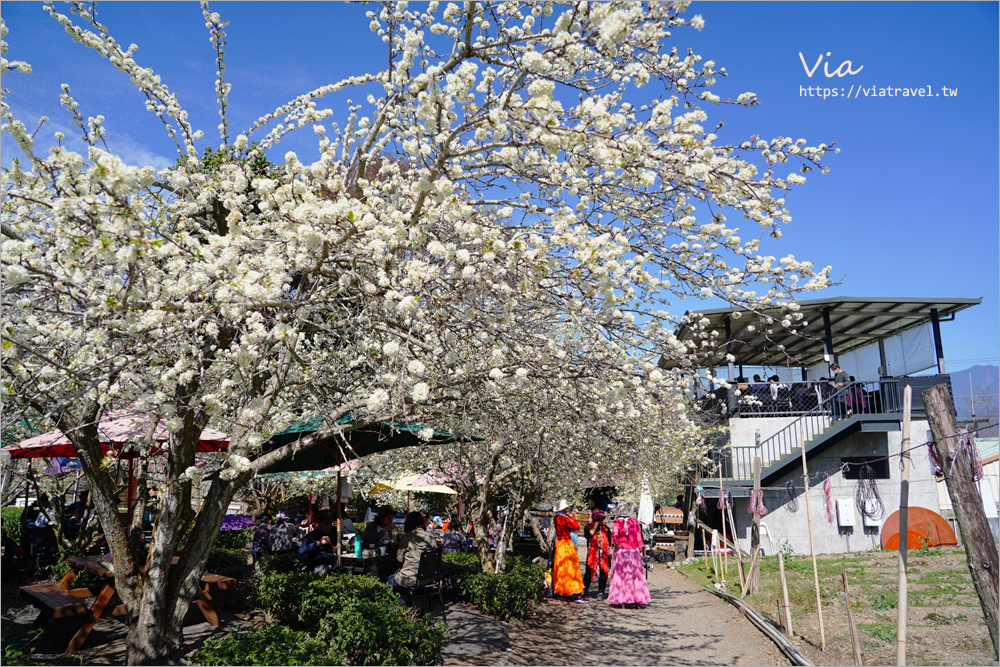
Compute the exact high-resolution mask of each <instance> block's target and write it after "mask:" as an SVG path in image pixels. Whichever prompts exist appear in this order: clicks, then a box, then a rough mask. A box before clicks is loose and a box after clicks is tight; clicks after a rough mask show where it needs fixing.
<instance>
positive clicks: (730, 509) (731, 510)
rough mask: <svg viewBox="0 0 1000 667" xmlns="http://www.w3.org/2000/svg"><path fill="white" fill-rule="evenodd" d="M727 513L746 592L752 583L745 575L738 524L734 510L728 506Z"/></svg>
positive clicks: (742, 584)
mask: <svg viewBox="0 0 1000 667" xmlns="http://www.w3.org/2000/svg"><path fill="white" fill-rule="evenodd" d="M726 513H727V514H728V515H729V527H730V528H732V532H730V533H729V534H730V535H732V538H733V544H734V545H735V546H736V567H737V570H739V575H740V588H741V590H744V591H745V590H746V588H747V586H749V585H750V583H749V582H748V581H747V579H746V576H744V574H743V550H742V549H740V547H739V544H737V542H736V522H735V521H733V508H732V507H730V506H729V505H728V504H727V505H726Z"/></svg>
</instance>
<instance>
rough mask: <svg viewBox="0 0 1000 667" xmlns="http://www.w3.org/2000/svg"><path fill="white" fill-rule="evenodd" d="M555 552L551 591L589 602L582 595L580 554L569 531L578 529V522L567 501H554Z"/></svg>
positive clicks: (577, 600) (578, 600)
mask: <svg viewBox="0 0 1000 667" xmlns="http://www.w3.org/2000/svg"><path fill="white" fill-rule="evenodd" d="M554 523H555V527H556V553H555V564H554V565H553V567H552V592H553V593H554V594H555V595H565V596H576V602H581V603H583V602H589V600H587V599H586V598H584V597H583V591H584V586H583V576H582V574H581V573H580V556H579V554H578V553H577V552H576V547H575V546H573V539H572V537H571V536H570V533H571V532H573V531H579V530H580V524H579V522H578V521H577V520H576V517H575V516H573V514H572V507H571V506H570V504H569V501H567V500H565V499H563V500H560V501H559V502H558V503H556V515H555V520H554Z"/></svg>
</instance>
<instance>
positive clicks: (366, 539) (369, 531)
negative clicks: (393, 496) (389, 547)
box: [361, 507, 396, 546]
mask: <svg viewBox="0 0 1000 667" xmlns="http://www.w3.org/2000/svg"><path fill="white" fill-rule="evenodd" d="M395 517H396V510H394V509H392V508H391V507H383V508H382V509H380V510H379V511H378V514H376V515H375V518H374V519H373V520H372V521H369V522H368V525H367V526H365V532H364V533H362V534H361V544H363V545H365V546H368V545H370V544H379V543H380V542H383V541H389V540H390V539H391V536H392V529H393V523H392V520H393V519H394V518H395Z"/></svg>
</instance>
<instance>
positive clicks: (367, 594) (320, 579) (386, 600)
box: [256, 572, 446, 665]
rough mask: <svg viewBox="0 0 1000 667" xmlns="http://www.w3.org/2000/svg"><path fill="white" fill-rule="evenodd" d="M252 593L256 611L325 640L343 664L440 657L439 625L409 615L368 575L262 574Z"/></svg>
mask: <svg viewBox="0 0 1000 667" xmlns="http://www.w3.org/2000/svg"><path fill="white" fill-rule="evenodd" d="M256 595H257V600H258V604H260V607H261V608H262V609H264V610H265V611H267V612H269V613H271V614H273V615H274V616H275V617H277V619H278V620H279V621H280V622H281V623H283V624H285V625H287V626H289V627H290V629H291V630H300V631H303V632H308V633H309V634H310V635H311V636H312V637H313V638H315V639H316V640H317V641H319V642H325V644H326V645H327V646H328V651H329V653H330V655H331V656H334V658H332V659H335V660H336V659H339V660H343V661H344V662H345V663H346V664H353V665H397V664H400V665H427V664H435V663H436V662H437V661H438V659H439V658H440V654H441V643H442V642H443V641H444V636H445V632H446V628H445V626H444V625H443V624H440V623H437V622H431V621H425V620H424V619H422V618H418V617H417V616H415V615H414V613H413V612H411V611H409V610H408V609H406V608H405V607H403V606H402V605H401V604H400V602H399V598H397V597H396V594H395V593H394V592H393V591H392V588H391V587H390V586H388V585H386V584H383V583H380V582H379V581H378V580H377V579H375V578H374V577H369V576H364V577H359V576H356V575H327V576H320V575H315V574H312V573H311V572H292V573H285V572H267V573H265V574H264V575H263V576H261V578H260V579H259V580H258V581H257V582H256ZM276 664H278V663H276Z"/></svg>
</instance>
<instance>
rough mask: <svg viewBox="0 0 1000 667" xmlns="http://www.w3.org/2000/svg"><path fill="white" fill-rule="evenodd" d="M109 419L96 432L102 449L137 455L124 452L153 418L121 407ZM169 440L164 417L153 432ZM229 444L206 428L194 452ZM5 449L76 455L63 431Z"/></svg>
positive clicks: (20, 455)
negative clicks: (120, 409)
mask: <svg viewBox="0 0 1000 667" xmlns="http://www.w3.org/2000/svg"><path fill="white" fill-rule="evenodd" d="M107 417H108V418H107V419H106V420H105V421H102V422H101V423H100V424H98V425H97V434H98V437H100V439H101V448H102V449H103V450H104V452H105V453H106V454H107V453H108V452H109V451H111V452H112V454H113V455H114V456H116V457H120V458H125V459H129V458H136V457H137V456H139V454H138V452H124V453H123V452H122V448H123V447H125V445H127V444H129V443H134V442H137V441H139V440H142V439H143V438H145V437H146V434H147V433H149V426H150V422H151V420H150V418H149V416H148V415H144V414H136V413H133V412H131V411H127V410H122V411H119V412H112V413H108V415H107ZM169 439H170V433H169V431H167V427H166V424H165V423H164V421H163V420H162V419H161V420H160V422H159V423H158V424H157V425H156V429H155V430H154V431H153V441H154V442H157V443H164V442H167V440H169ZM228 447H229V436H228V435H226V434H225V433H223V432H221V431H216V430H215V429H211V428H206V429H204V430H203V431H202V432H201V437H199V438H198V444H197V446H196V447H195V451H198V452H219V451H225V450H226V449H227V448H228ZM4 451H5V452H7V453H8V454H10V457H11V458H14V459H28V458H51V457H70V458H76V456H77V453H76V448H74V447H73V443H72V442H70V440H69V438H67V437H66V434H64V433H63V432H62V431H58V430H57V431H50V432H49V433H43V434H42V435H36V436H35V437H33V438H28V439H27V440H22V441H21V442H20V443H18V444H17V445H15V446H13V447H5V448H4ZM162 453H163V451H162V448H156V449H154V451H153V454H162Z"/></svg>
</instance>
